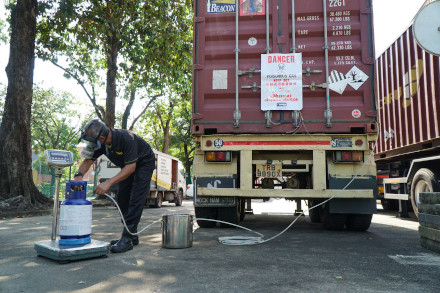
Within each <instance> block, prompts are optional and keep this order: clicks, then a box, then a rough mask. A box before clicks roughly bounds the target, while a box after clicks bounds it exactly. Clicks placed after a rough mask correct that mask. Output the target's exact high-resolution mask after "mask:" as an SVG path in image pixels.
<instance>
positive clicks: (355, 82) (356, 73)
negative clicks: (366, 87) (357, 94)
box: [345, 66, 368, 90]
mask: <svg viewBox="0 0 440 293" xmlns="http://www.w3.org/2000/svg"><path fill="white" fill-rule="evenodd" d="M345 76H346V77H347V80H348V84H349V85H351V87H352V88H354V89H355V90H358V89H359V88H360V87H361V86H362V85H363V84H364V83H365V82H366V81H367V79H368V75H366V74H365V72H363V71H362V70H360V69H359V68H357V67H356V66H353V67H352V68H351V69H350V70H349V71H348V73H347V74H346V75H345Z"/></svg>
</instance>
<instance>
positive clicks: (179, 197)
mask: <svg viewBox="0 0 440 293" xmlns="http://www.w3.org/2000/svg"><path fill="white" fill-rule="evenodd" d="M182 202H183V191H182V190H181V189H179V191H178V192H177V197H176V207H180V206H181V205H182Z"/></svg>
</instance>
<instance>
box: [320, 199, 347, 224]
mask: <svg viewBox="0 0 440 293" xmlns="http://www.w3.org/2000/svg"><path fill="white" fill-rule="evenodd" d="M320 215H321V222H322V224H323V226H324V228H326V229H328V230H343V229H344V226H345V222H346V220H347V214H337V213H330V212H329V205H328V203H327V204H325V205H324V206H323V208H322V209H321V211H320Z"/></svg>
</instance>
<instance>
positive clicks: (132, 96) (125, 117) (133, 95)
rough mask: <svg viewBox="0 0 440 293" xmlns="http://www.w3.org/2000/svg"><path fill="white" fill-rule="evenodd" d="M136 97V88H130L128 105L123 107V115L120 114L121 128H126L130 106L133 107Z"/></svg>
mask: <svg viewBox="0 0 440 293" xmlns="http://www.w3.org/2000/svg"><path fill="white" fill-rule="evenodd" d="M135 99H136V89H131V91H130V100H129V101H128V105H127V107H126V108H125V111H124V115H122V126H121V128H122V129H128V128H127V125H128V117H129V116H130V112H131V108H133V104H134V100H135Z"/></svg>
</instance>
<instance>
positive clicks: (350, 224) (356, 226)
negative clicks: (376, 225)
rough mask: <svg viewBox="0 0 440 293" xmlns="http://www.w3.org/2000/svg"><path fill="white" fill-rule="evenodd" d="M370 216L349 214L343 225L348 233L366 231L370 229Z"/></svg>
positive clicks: (371, 216)
mask: <svg viewBox="0 0 440 293" xmlns="http://www.w3.org/2000/svg"><path fill="white" fill-rule="evenodd" d="M372 218H373V215H372V214H349V215H348V216H347V221H346V222H345V225H346V226H347V229H348V230H350V231H366V230H368V228H370V225H371V219H372Z"/></svg>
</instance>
